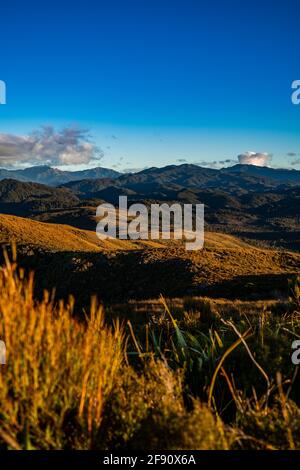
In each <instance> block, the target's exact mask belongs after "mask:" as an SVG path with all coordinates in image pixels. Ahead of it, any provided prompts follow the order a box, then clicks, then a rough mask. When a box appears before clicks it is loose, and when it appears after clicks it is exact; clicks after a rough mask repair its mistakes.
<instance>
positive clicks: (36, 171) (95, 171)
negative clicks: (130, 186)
mask: <svg viewBox="0 0 300 470" xmlns="http://www.w3.org/2000/svg"><path fill="white" fill-rule="evenodd" d="M118 176H120V173H119V172H117V171H115V170H112V169H110V168H103V167H96V168H91V169H88V170H80V171H63V170H58V169H57V168H52V167H50V166H47V165H42V166H33V167H30V168H25V169H24V170H6V169H0V180H3V179H6V178H13V179H16V180H17V181H25V182H32V183H41V184H46V185H49V186H59V185H61V184H65V183H68V182H69V181H76V180H81V179H98V178H111V179H114V178H117V177H118Z"/></svg>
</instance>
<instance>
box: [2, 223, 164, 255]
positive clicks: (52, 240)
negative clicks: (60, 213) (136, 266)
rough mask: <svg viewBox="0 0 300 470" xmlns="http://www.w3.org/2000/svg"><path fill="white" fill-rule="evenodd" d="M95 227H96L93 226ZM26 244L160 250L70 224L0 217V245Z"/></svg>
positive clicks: (54, 247)
mask: <svg viewBox="0 0 300 470" xmlns="http://www.w3.org/2000/svg"><path fill="white" fill-rule="evenodd" d="M95 227H96V225H95ZM11 241H15V242H16V243H17V244H25V245H26V244H28V245H31V246H32V245H33V246H37V247H40V248H42V249H44V250H49V251H87V252H94V251H96V252H97V251H103V250H112V251H113V250H131V249H137V248H141V247H143V246H152V247H159V246H160V243H155V242H150V241H149V242H147V241H145V242H142V241H140V242H131V241H124V240H105V241H101V240H99V239H98V238H97V236H96V233H95V232H91V231H88V230H81V229H78V228H74V227H71V226H69V225H60V224H48V223H44V222H37V221H34V220H31V219H25V218H23V217H17V216H13V215H4V214H0V243H10V242H11Z"/></svg>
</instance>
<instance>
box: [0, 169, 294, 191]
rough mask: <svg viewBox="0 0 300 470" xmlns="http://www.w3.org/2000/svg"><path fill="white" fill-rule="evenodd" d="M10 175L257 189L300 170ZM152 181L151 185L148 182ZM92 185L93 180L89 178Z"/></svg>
mask: <svg viewBox="0 0 300 470" xmlns="http://www.w3.org/2000/svg"><path fill="white" fill-rule="evenodd" d="M7 178H10V179H11V178H12V179H15V180H17V181H24V182H33V183H41V184H46V185H48V186H61V185H65V184H67V183H70V182H73V181H76V182H77V181H82V180H102V179H106V180H107V182H103V183H101V184H100V183H99V184H98V186H99V185H100V186H102V187H107V186H108V184H107V183H109V180H110V181H112V180H116V183H114V185H117V186H126V187H127V188H128V189H131V190H136V189H137V190H138V191H139V190H140V189H141V185H143V186H145V189H146V186H148V188H149V190H150V188H151V184H153V183H154V184H162V185H170V184H171V185H178V186H181V187H185V188H199V189H204V188H214V187H215V188H219V189H220V187H222V189H225V190H230V188H231V187H233V186H234V187H237V186H239V187H240V188H245V189H249V188H251V187H252V189H254V190H257V189H259V187H260V186H261V188H262V189H264V188H265V187H269V188H271V187H274V186H278V185H279V184H285V185H286V184H287V185H298V184H300V171H299V170H294V169H292V170H289V169H277V168H270V167H259V166H255V165H234V166H232V167H227V168H222V169H220V170H217V169H214V168H204V167H201V166H199V165H194V164H188V163H186V164H183V165H167V166H165V167H162V168H157V167H152V168H148V169H146V170H142V171H139V172H136V173H120V172H118V171H115V170H112V169H110V168H104V167H96V168H91V169H87V170H79V171H63V170H58V169H57V168H52V167H50V166H47V165H42V166H34V167H29V168H25V169H23V170H6V169H0V180H3V179H7ZM150 183H151V184H150ZM91 184H92V181H91Z"/></svg>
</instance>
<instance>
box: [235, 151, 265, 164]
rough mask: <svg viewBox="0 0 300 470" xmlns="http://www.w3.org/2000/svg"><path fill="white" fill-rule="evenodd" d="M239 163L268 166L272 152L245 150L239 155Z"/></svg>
mask: <svg viewBox="0 0 300 470" xmlns="http://www.w3.org/2000/svg"><path fill="white" fill-rule="evenodd" d="M238 160H239V163H240V164H242V165H256V166H267V164H268V163H270V161H271V160H272V155H271V154H270V153H259V152H245V153H241V154H240V155H238Z"/></svg>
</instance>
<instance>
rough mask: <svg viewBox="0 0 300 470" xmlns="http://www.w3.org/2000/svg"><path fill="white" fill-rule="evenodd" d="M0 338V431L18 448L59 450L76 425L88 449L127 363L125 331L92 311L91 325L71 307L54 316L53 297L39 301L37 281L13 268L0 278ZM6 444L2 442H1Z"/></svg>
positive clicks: (94, 306)
mask: <svg viewBox="0 0 300 470" xmlns="http://www.w3.org/2000/svg"><path fill="white" fill-rule="evenodd" d="M0 293H1V294H0V337H1V338H3V339H5V343H6V348H7V365H6V366H4V367H1V369H0V403H1V407H0V410H1V411H0V427H1V430H2V434H3V433H4V434H3V435H4V436H6V439H4V440H6V443H7V444H10V445H12V444H13V443H15V444H14V445H13V446H14V447H16V448H18V447H22V448H32V447H33V448H35V447H38V448H61V447H63V446H64V445H65V444H66V442H67V440H68V435H66V434H65V433H64V429H63V427H64V425H65V423H66V416H67V415H68V414H70V413H71V411H72V414H73V415H74V416H75V417H76V419H75V421H76V426H78V429H79V427H80V428H81V432H84V433H85V441H84V443H82V445H83V446H85V447H86V446H89V445H90V443H91V439H92V436H93V428H94V427H98V426H99V425H100V423H101V418H102V412H103V408H104V406H105V402H106V399H107V397H108V395H109V393H110V391H111V389H112V387H113V385H114V381H115V377H116V375H117V373H118V371H119V368H120V365H121V363H122V358H123V355H122V331H121V329H120V328H119V326H118V325H117V324H116V325H115V328H114V329H110V328H108V327H106V326H105V325H104V315H103V310H102V308H101V307H98V306H97V304H96V302H93V303H92V306H91V311H90V314H89V315H88V316H87V318H86V322H85V323H81V324H79V323H78V322H77V321H75V320H74V319H73V318H72V301H71V302H70V303H69V305H64V304H63V303H60V305H59V307H58V308H57V309H56V308H54V306H53V303H52V302H51V300H50V299H49V296H48V294H47V293H46V294H45V296H44V300H43V301H42V302H40V303H37V302H35V301H34V299H33V277H32V276H30V277H29V279H24V277H23V272H22V271H19V272H18V271H17V268H16V265H15V264H10V263H9V262H7V264H6V267H5V268H3V269H2V270H1V271H0ZM2 438H3V436H2Z"/></svg>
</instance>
